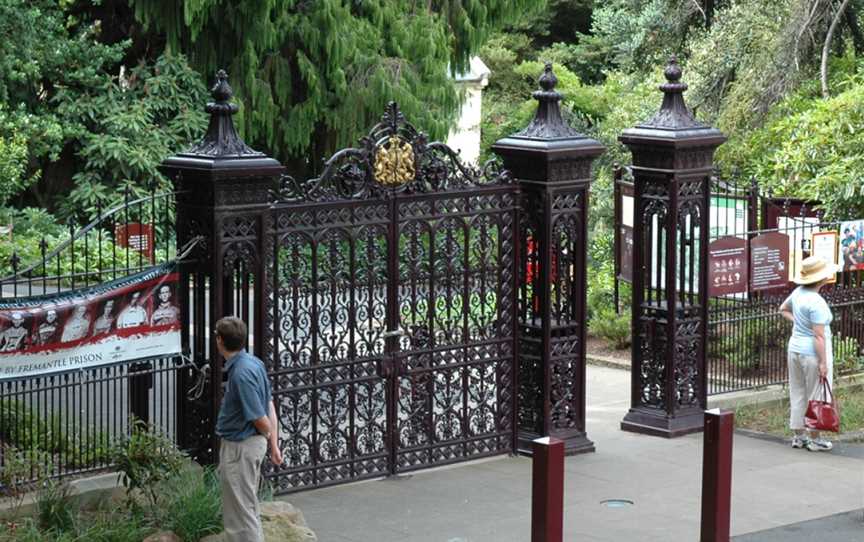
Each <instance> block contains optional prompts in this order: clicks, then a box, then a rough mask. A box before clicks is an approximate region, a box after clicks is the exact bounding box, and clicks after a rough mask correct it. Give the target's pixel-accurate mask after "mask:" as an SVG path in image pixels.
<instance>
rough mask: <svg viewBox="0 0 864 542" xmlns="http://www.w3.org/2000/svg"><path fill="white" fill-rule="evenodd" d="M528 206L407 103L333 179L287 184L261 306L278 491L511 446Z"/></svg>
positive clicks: (348, 154)
mask: <svg viewBox="0 0 864 542" xmlns="http://www.w3.org/2000/svg"><path fill="white" fill-rule="evenodd" d="M517 205H518V187H517V185H515V184H513V183H512V182H511V180H510V178H509V175H507V174H506V172H502V171H498V170H497V169H495V168H493V167H492V166H488V167H487V168H485V170H484V171H477V170H475V169H473V168H468V167H466V166H464V165H462V164H461V163H460V162H459V160H458V157H457V155H456V154H455V153H454V152H453V151H452V150H451V149H449V148H447V147H446V146H444V145H443V144H440V143H427V142H426V140H425V136H424V135H423V134H422V133H418V132H417V131H416V130H415V129H414V128H413V127H412V126H411V125H410V124H408V123H406V122H405V120H404V118H403V117H402V115H401V113H400V112H399V111H398V109H397V107H396V105H395V104H391V106H390V107H389V108H388V110H387V112H386V113H385V115H384V117H383V119H382V122H381V123H380V124H378V125H377V126H375V128H373V129H372V131H371V132H370V134H369V136H367V137H365V138H363V140H362V141H361V146H360V147H359V148H352V149H346V150H343V151H340V152H339V153H337V154H335V155H334V156H333V157H332V158H331V159H330V160H329V161H328V163H327V165H326V167H325V170H324V173H323V174H322V175H321V177H319V178H317V179H313V180H311V181H309V182H307V183H297V182H294V181H293V180H292V179H286V182H285V183H283V190H282V193H281V197H280V201H279V202H278V203H276V204H275V206H274V208H273V216H272V224H273V227H274V229H275V236H274V239H275V247H274V250H273V259H272V261H271V262H270V263H269V264H268V276H267V278H266V280H267V281H268V282H269V283H270V284H272V285H273V287H274V294H275V295H274V296H272V298H271V299H266V300H265V303H267V302H269V303H270V306H268V307H267V312H268V315H269V316H271V317H272V322H271V323H272V325H269V324H268V325H267V327H266V330H265V341H266V342H267V343H268V345H270V346H272V348H265V351H272V352H273V362H272V364H271V377H272V381H273V383H274V399H275V401H276V404H277V405H278V406H277V409H278V410H279V413H278V414H279V418H280V420H281V424H282V425H281V428H280V433H281V438H282V449H283V451H284V453H285V459H286V460H285V464H284V465H283V467H281V468H279V469H277V470H271V471H270V472H269V473H268V476H269V477H270V478H271V479H272V480H273V482H274V485H275V486H276V488H277V491H279V492H285V491H291V490H296V489H302V488H309V487H318V486H324V485H328V484H333V483H339V482H345V481H349V480H358V479H363V478H369V477H376V476H381V475H386V474H393V473H398V472H405V471H409V470H413V469H418V468H423V467H429V466H434V465H441V464H446V463H451V462H455V461H462V460H466V459H473V458H478V457H482V456H487V455H493V454H500V453H505V452H510V451H512V450H513V449H514V442H515V437H514V404H513V402H514V365H515V363H514V357H515V336H516V335H515V324H514V312H515V311H514V307H515V295H516V288H515V281H516V274H515V269H516V257H515V254H514V247H515V246H516V242H515V228H516V225H517ZM267 297H271V296H267Z"/></svg>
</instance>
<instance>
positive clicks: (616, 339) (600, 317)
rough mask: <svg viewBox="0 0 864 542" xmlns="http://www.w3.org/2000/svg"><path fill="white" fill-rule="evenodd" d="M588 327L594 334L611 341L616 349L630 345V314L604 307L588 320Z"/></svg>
mask: <svg viewBox="0 0 864 542" xmlns="http://www.w3.org/2000/svg"><path fill="white" fill-rule="evenodd" d="M588 329H589V331H590V332H591V334H592V335H594V336H597V337H601V338H603V339H606V340H607V341H609V342H610V343H611V344H612V346H613V347H614V348H615V349H616V350H623V349H625V348H627V347H628V346H630V341H631V337H630V314H629V312H622V313H621V314H616V313H615V311H614V310H612V309H611V308H608V307H607V308H604V309H601V310H599V311H598V312H596V313H595V314H594V317H593V318H591V320H589V321H588Z"/></svg>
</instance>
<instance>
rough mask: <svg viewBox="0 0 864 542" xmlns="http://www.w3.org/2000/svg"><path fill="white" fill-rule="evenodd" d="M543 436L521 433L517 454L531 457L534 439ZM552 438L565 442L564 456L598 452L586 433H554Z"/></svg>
mask: <svg viewBox="0 0 864 542" xmlns="http://www.w3.org/2000/svg"><path fill="white" fill-rule="evenodd" d="M542 436H543V435H538V434H536V433H529V432H527V431H519V438H518V440H517V442H516V453H517V454H519V455H524V456H528V457H531V456H532V453H533V441H534V439H538V438H541V437H542ZM551 436H552V437H553V438H555V439H558V440H560V441H562V442H564V455H576V454H586V453H591V452H595V451H596V449H595V448H594V443H593V442H592V441H591V440H589V439H588V435H587V434H586V433H585V432H584V431H579V432H576V431H574V432H567V433H552V435H551Z"/></svg>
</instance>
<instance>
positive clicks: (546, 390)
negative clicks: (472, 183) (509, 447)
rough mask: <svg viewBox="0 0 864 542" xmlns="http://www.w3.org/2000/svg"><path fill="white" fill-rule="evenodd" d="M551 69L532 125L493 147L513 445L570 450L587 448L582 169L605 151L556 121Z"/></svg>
mask: <svg viewBox="0 0 864 542" xmlns="http://www.w3.org/2000/svg"><path fill="white" fill-rule="evenodd" d="M557 82H558V80H557V78H556V77H555V74H554V73H553V72H552V65H551V64H546V69H545V71H544V73H543V75H542V76H541V77H540V87H541V90H538V91H536V92H535V93H534V98H535V99H536V100H537V101H538V102H539V105H538V107H537V113H536V115H535V117H534V119H533V120H532V121H531V123H530V124H529V125H528V126H527V127H526V128H525V129H524V130H522V131H521V132H517V133H515V134H513V135H512V136H510V137H506V138H504V139H501V140H500V141H498V142H496V143H495V145H493V147H492V150H493V151H494V152H496V153H497V154H498V155H500V156H501V157H502V158H503V160H504V167H505V168H506V169H508V170H509V171H511V172H512V173H513V175H514V177H515V178H516V179H518V180H519V183H520V185H521V190H522V198H523V199H522V218H521V228H520V233H519V237H518V239H519V273H520V281H519V282H520V284H519V295H518V300H519V305H518V309H517V310H518V312H519V338H518V341H519V354H518V363H519V370H518V384H517V385H518V392H517V397H518V398H517V405H518V406H517V408H518V413H517V429H518V442H517V446H518V449H519V451H520V452H522V453H530V451H531V441H532V440H534V439H535V438H538V437H543V436H552V437H555V438H558V439H561V440H563V441H564V443H565V447H566V452H567V453H569V454H572V453H579V452H590V451H593V450H594V443H593V442H591V441H590V440H589V439H588V436H587V434H586V432H585V332H586V326H585V322H586V312H585V303H586V299H585V298H586V273H585V267H586V256H587V245H588V243H587V236H588V216H587V214H588V192H589V187H590V184H591V164H592V162H593V161H594V159H595V158H596V157H597V156H599V155H601V154H602V153H603V152H604V150H605V148H604V147H603V146H602V145H601V144H600V143H598V142H597V141H595V140H593V139H589V138H587V137H585V136H583V135H581V134H579V133H578V132H576V130H574V129H573V128H571V127H570V126H569V125H568V124H567V123H566V122H565V121H564V119H563V118H562V116H561V110H560V106H559V102H560V101H561V95H560V94H559V93H558V92H556V91H555V85H556V84H557Z"/></svg>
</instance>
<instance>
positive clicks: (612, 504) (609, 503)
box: [600, 499, 633, 508]
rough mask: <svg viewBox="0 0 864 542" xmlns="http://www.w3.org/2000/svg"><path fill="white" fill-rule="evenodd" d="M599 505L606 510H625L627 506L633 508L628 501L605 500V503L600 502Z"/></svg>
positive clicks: (631, 503) (631, 502)
mask: <svg viewBox="0 0 864 542" xmlns="http://www.w3.org/2000/svg"><path fill="white" fill-rule="evenodd" d="M600 504H602V505H603V506H605V507H606V508H627V507H628V506H633V501H631V500H628V499H606V500H605V501H600Z"/></svg>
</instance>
